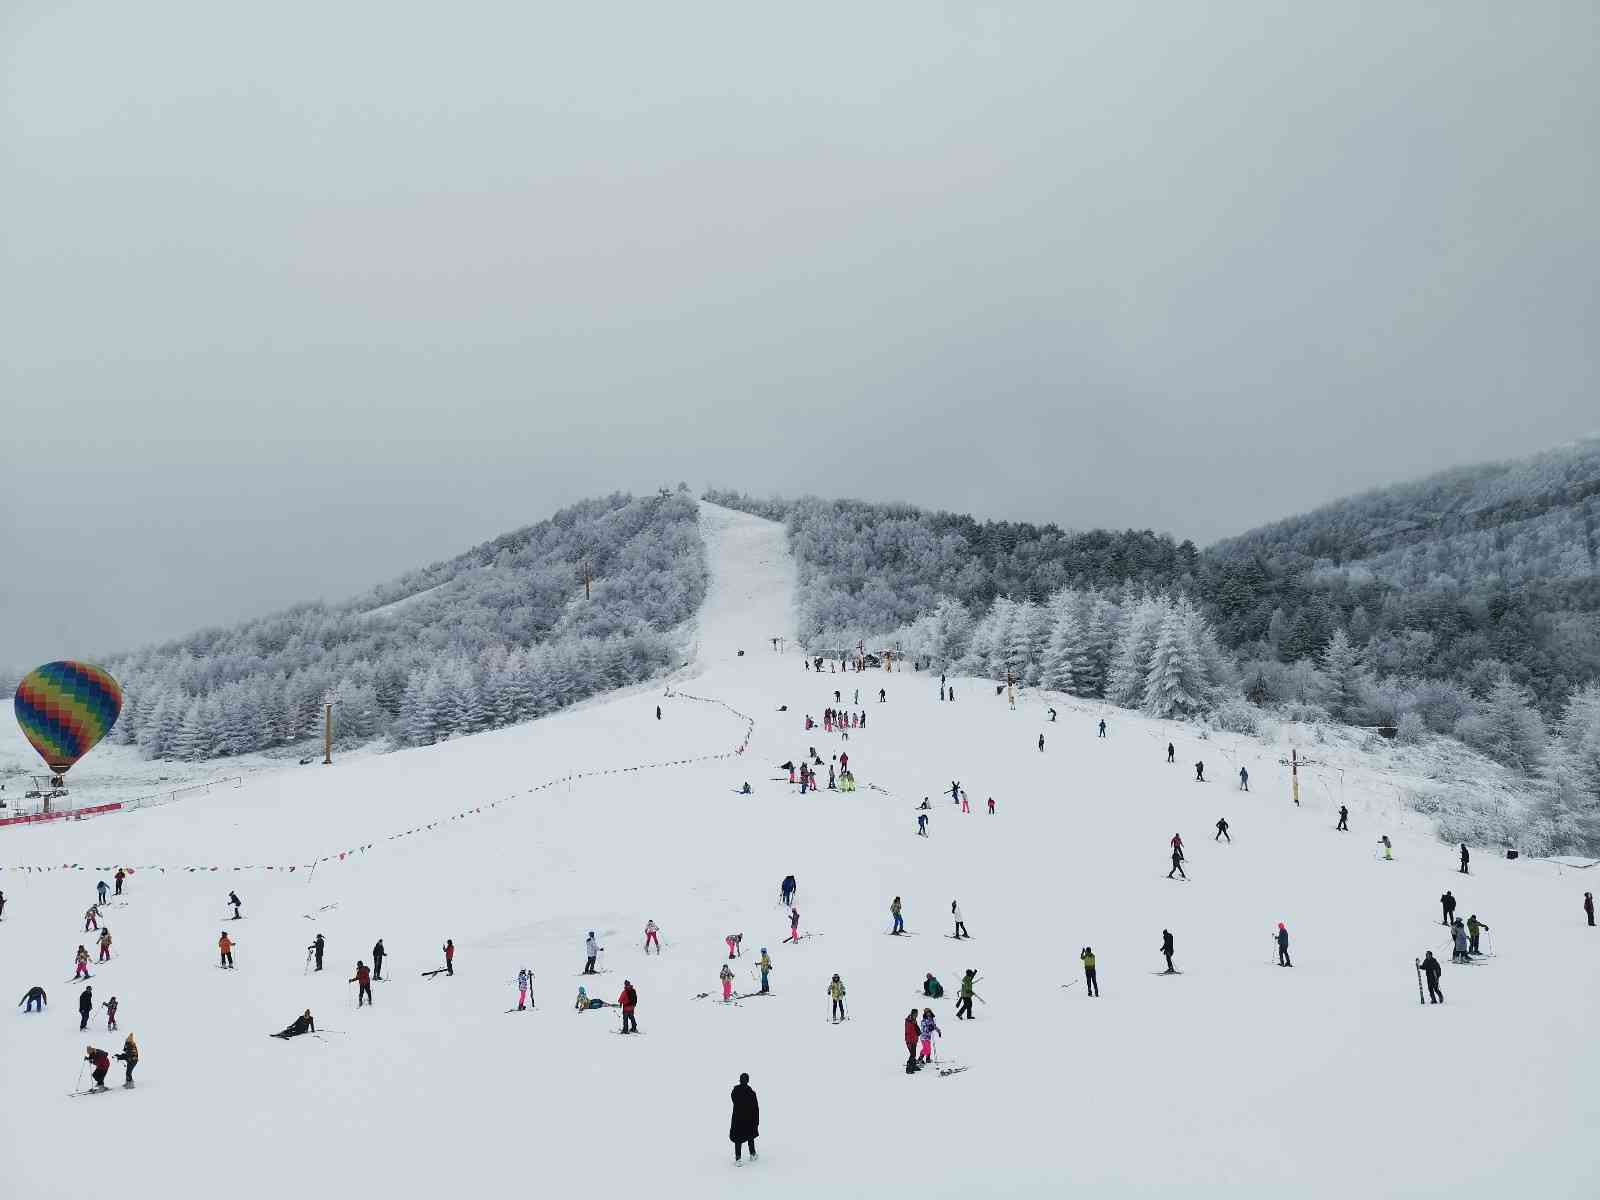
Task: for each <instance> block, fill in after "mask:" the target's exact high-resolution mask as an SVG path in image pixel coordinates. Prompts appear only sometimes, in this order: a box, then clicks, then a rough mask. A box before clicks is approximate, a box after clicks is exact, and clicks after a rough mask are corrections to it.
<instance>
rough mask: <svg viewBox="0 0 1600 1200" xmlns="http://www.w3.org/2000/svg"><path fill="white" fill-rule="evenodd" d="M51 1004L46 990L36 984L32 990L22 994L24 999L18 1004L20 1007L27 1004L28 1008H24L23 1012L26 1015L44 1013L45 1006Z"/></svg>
mask: <svg viewBox="0 0 1600 1200" xmlns="http://www.w3.org/2000/svg"><path fill="white" fill-rule="evenodd" d="M49 1002H50V998H49V997H48V996H46V995H45V991H44V989H43V988H42V987H40V986H39V985H38V984H34V985H33V986H32V987H31V988H29V989H28V990H27V991H25V992H23V993H22V999H21V1000H18V1001H17V1004H18V1005H19V1006H21V1005H23V1004H26V1005H27V1006H28V1007H27V1008H24V1009H23V1010H22V1011H23V1012H24V1013H31V1012H43V1011H44V1006H45V1005H46V1004H48V1003H49Z"/></svg>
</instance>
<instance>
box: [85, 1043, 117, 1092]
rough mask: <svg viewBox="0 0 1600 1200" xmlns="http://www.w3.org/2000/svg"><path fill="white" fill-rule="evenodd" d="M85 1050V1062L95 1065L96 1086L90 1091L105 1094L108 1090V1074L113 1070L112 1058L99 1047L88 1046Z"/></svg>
mask: <svg viewBox="0 0 1600 1200" xmlns="http://www.w3.org/2000/svg"><path fill="white" fill-rule="evenodd" d="M85 1049H86V1053H85V1054H84V1056H83V1061H84V1062H91V1063H93V1064H94V1086H93V1087H92V1088H90V1089H89V1090H90V1091H91V1092H103V1091H105V1090H106V1072H107V1071H109V1070H111V1056H110V1055H109V1054H107V1053H106V1052H105V1051H104V1050H102V1049H100V1048H99V1047H98V1046H88V1047H86V1048H85Z"/></svg>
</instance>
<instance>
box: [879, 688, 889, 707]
mask: <svg viewBox="0 0 1600 1200" xmlns="http://www.w3.org/2000/svg"><path fill="white" fill-rule="evenodd" d="M888 698H889V693H888V692H887V691H885V690H884V689H883V688H879V689H878V703H879V704H882V703H883V702H884V701H886V700H887V699H888Z"/></svg>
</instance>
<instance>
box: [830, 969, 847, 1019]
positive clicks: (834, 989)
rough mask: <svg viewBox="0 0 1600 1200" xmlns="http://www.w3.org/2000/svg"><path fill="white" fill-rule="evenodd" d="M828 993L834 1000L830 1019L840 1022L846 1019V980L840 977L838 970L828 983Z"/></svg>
mask: <svg viewBox="0 0 1600 1200" xmlns="http://www.w3.org/2000/svg"><path fill="white" fill-rule="evenodd" d="M828 995H829V996H830V997H831V998H832V1000H833V1007H832V1008H831V1009H830V1010H829V1014H828V1019H829V1020H831V1021H833V1022H834V1023H835V1024H838V1023H839V1022H840V1021H842V1020H844V980H842V979H840V978H839V975H838V973H837V972H835V973H834V976H833V980H832V982H830V983H829V984H828Z"/></svg>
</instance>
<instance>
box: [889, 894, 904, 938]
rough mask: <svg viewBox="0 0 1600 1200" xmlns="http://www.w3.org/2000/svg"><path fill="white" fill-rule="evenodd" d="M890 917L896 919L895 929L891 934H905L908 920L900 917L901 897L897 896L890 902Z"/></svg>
mask: <svg viewBox="0 0 1600 1200" xmlns="http://www.w3.org/2000/svg"><path fill="white" fill-rule="evenodd" d="M889 915H890V916H891V917H893V918H894V928H893V929H891V930H889V932H890V933H897V934H898V933H904V932H905V931H906V920H905V918H904V917H903V916H901V915H900V897H899V896H896V897H895V898H894V899H893V900H891V901H890V902H889Z"/></svg>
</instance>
